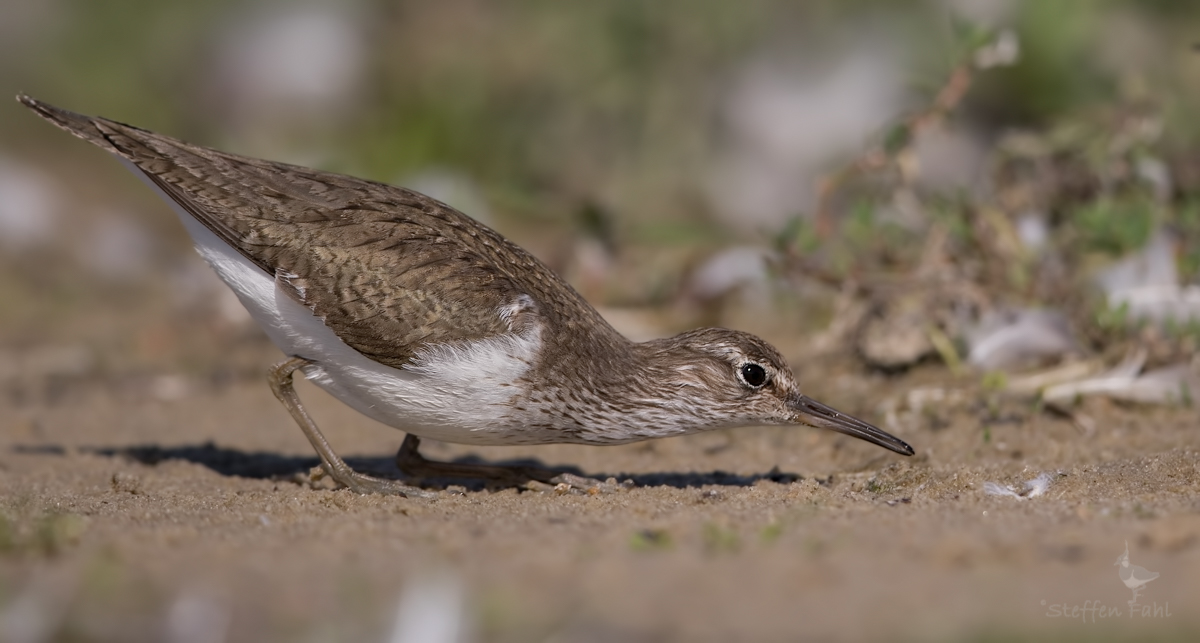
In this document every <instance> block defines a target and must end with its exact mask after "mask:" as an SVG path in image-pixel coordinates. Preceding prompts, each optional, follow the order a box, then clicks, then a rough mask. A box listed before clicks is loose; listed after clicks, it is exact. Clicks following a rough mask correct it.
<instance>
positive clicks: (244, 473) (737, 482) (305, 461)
mask: <svg viewBox="0 0 1200 643" xmlns="http://www.w3.org/2000/svg"><path fill="white" fill-rule="evenodd" d="M79 450H80V451H82V452H85V453H92V454H95V455H101V456H107V457H120V458H126V459H129V460H132V461H134V462H138V463H141V464H145V465H149V466H154V465H157V464H159V463H160V462H165V461H170V460H178V461H183V462H191V463H193V464H199V465H201V466H204V467H207V468H209V469H211V470H212V471H214V472H216V473H219V474H221V475H223V476H235V477H240V478H252V479H258V480H292V481H295V480H301V479H303V478H305V477H306V476H307V474H308V472H309V471H310V470H311V469H312V468H313V467H316V466H317V465H319V464H320V460H318V459H317V458H315V457H304V456H288V455H280V454H278V453H271V452H266V451H243V450H240V449H230V448H226V447H219V446H216V445H215V444H213V443H212V442H205V443H202V444H194V445H183V446H175V447H162V446H158V445H155V444H144V445H133V446H123V447H84V448H81V449H79ZM13 451H15V452H17V453H28V454H35V453H36V454H43V455H65V454H66V453H67V450H66V449H65V448H63V447H59V446H54V445H42V446H24V445H17V446H14V447H13ZM345 460H346V463H347V464H349V465H350V466H351V467H352V468H354V469H355V470H356V471H360V472H362V473H367V474H371V475H374V476H379V477H382V478H394V479H403V478H404V475H403V473H401V471H400V470H399V469H398V468H397V467H396V463H395V459H394V458H392V457H372V456H359V457H348V458H345ZM453 462H454V463H457V464H490V465H501V466H506V465H507V466H522V467H537V468H542V469H547V470H550V471H555V472H559V473H571V474H575V475H577V476H583V477H586V478H595V479H599V480H605V479H608V478H616V479H617V480H618V481H621V482H625V481H632V482H633V486H635V487H674V488H677V489H686V488H691V487H703V486H706V485H719V486H727V487H748V486H751V485H753V484H754V483H756V482H758V481H759V480H770V481H772V482H778V483H784V484H786V483H791V482H795V481H797V480H800V479H801V476H800V475H798V474H794V473H787V472H781V471H779V470H778V469H777V468H776V469H772V470H771V471H768V472H766V473H754V474H750V475H741V474H736V473H730V472H727V471H721V470H719V469H718V470H713V471H706V472H677V471H662V472H650V473H618V474H610V473H586V472H584V471H581V470H580V469H578V468H576V467H572V466H546V465H545V464H543V463H542V462H541V461H540V460H537V459H515V460H502V461H497V462H488V461H484V460H483V459H482V458H479V457H478V456H466V457H461V458H456V459H455V460H453ZM450 485H457V486H462V487H466V488H467V489H470V490H480V489H484V488H490V489H497V488H501V489H502V488H519V487H522V486H523V483H499V482H494V481H484V480H479V479H474V478H426V479H422V480H421V481H420V486H422V487H426V488H431V489H444V488H446V487H447V486H450Z"/></svg>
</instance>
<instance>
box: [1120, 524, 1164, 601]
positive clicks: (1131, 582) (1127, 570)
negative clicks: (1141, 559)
mask: <svg viewBox="0 0 1200 643" xmlns="http://www.w3.org/2000/svg"><path fill="white" fill-rule="evenodd" d="M1117 565H1120V566H1121V569H1119V570H1117V572H1118V573H1119V574H1120V575H1121V582H1122V583H1125V587H1128V588H1129V589H1131V590H1133V600H1131V601H1129V607H1131V608H1132V607H1133V606H1135V605H1137V600H1138V596H1139V595H1140V594H1141V593H1142V590H1143V589H1144V588H1145V587H1146V584H1147V583H1149V582H1150V581H1152V580H1154V579H1156V578H1158V576H1159V574H1158V572H1152V571H1149V570H1148V569H1146V568H1145V567H1138V566H1137V565H1130V564H1129V541H1128V540H1126V541H1125V553H1124V554H1121V555H1120V556H1118V557H1117V562H1115V563H1113V566H1114V567H1116V566H1117Z"/></svg>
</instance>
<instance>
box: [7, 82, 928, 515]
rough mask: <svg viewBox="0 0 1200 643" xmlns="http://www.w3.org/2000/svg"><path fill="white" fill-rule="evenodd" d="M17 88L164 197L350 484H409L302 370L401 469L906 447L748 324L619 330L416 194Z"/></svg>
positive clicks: (531, 260)
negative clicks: (385, 469) (353, 436)
mask: <svg viewBox="0 0 1200 643" xmlns="http://www.w3.org/2000/svg"><path fill="white" fill-rule="evenodd" d="M17 99H18V100H19V101H20V102H21V103H23V104H25V105H27V106H28V107H30V108H32V109H33V110H34V111H35V112H37V113H38V114H39V115H40V116H42V117H43V118H45V119H47V120H49V121H50V122H52V123H54V124H55V125H57V126H58V127H60V128H62V129H64V130H66V131H68V132H70V133H72V134H74V135H76V136H78V137H80V138H82V139H84V140H86V141H88V142H90V143H93V144H95V145H97V146H99V147H101V148H104V149H105V150H107V151H109V152H111V153H112V154H113V155H115V156H116V157H117V158H118V159H120V160H121V161H122V162H123V163H125V165H126V166H128V167H129V168H130V169H131V170H132V171H133V172H134V173H135V174H137V175H138V176H140V177H141V178H143V179H144V180H145V181H146V183H147V184H148V185H149V186H150V187H151V188H152V189H153V190H155V191H156V192H158V194H159V195H160V196H162V197H163V198H164V199H165V200H166V201H167V202H168V203H170V204H171V205H172V206H173V207H174V209H175V211H176V213H177V214H178V215H179V217H180V219H181V220H182V221H183V225H184V226H185V227H186V228H187V231H188V233H189V234H190V235H191V237H192V240H193V241H194V243H195V246H196V250H197V251H198V252H199V253H200V255H201V256H203V257H204V259H205V260H207V261H208V263H209V264H210V265H211V266H212V267H213V269H214V270H216V272H217V274H218V275H219V276H220V277H221V279H222V280H223V281H224V282H225V283H226V284H227V285H228V286H229V287H230V288H232V289H233V291H234V292H235V293H237V296H238V298H239V299H240V300H241V302H242V304H243V305H245V307H246V309H247V310H248V311H250V314H251V315H252V316H253V317H254V319H255V320H256V321H257V322H258V324H259V325H260V326H262V328H263V330H264V331H266V333H267V335H268V336H269V337H270V339H271V341H272V342H274V343H275V345H276V346H278V347H279V348H280V349H281V350H282V351H283V352H284V354H285V355H287V359H285V360H284V361H282V362H280V363H279V364H277V365H275V366H274V367H273V368H272V369H271V370H270V372H269V374H268V380H269V382H270V385H271V388H272V390H273V391H274V392H275V395H276V397H278V398H279V400H280V401H281V402H282V403H283V405H284V406H285V407H286V408H287V410H288V412H289V413H291V415H292V417H293V418H294V419H295V420H296V422H297V424H299V425H300V428H301V429H302V430H303V431H304V435H305V436H306V437H307V438H308V440H309V442H311V443H312V445H313V448H314V449H316V451H317V454H318V455H319V456H320V458H321V464H322V466H323V468H324V469H325V471H326V472H328V474H329V476H331V477H332V478H333V479H334V480H335V481H336V482H337V483H339V484H341V485H343V486H346V487H349V488H350V489H352V490H354V491H356V492H359V493H396V494H403V495H413V494H419V493H421V491H420V490H419V489H417V488H414V487H412V486H410V485H407V484H404V483H402V482H400V481H396V480H389V479H382V478H377V477H372V476H368V475H364V474H362V473H359V472H356V471H354V470H353V469H351V468H350V467H349V466H347V464H346V463H345V462H344V461H343V460H342V459H341V458H340V457H338V455H337V454H336V453H335V452H334V450H333V448H332V447H331V446H330V444H329V442H328V441H327V440H326V439H325V437H324V436H323V435H322V433H321V431H320V430H319V429H318V428H317V426H316V424H315V423H314V422H313V420H312V418H310V417H309V415H308V413H307V412H306V411H305V409H304V407H303V406H302V405H301V403H300V399H299V398H298V397H297V395H296V392H295V390H294V389H293V387H292V374H293V373H294V372H296V371H300V372H301V373H303V374H304V376H305V377H307V378H308V379H309V380H310V381H312V382H313V383H315V384H316V385H317V386H319V387H321V388H323V389H325V390H326V391H328V392H329V393H330V394H332V395H333V396H334V397H336V398H337V399H339V400H341V401H342V402H344V403H346V404H348V405H350V406H351V407H353V408H355V409H357V410H358V411H360V412H362V413H363V414H364V415H367V416H368V417H371V418H373V419H375V420H378V421H380V422H382V423H384V424H387V425H389V426H393V427H395V428H398V429H401V430H403V431H405V432H406V433H407V434H408V435H407V437H406V438H405V440H404V444H403V446H402V447H401V448H400V452H399V454H397V463H398V464H399V465H400V467H401V469H404V470H405V471H406V472H407V473H409V474H410V475H412V474H418V473H425V474H435V475H436V474H444V475H451V476H459V475H473V474H481V475H484V476H489V475H492V476H494V475H499V474H501V473H502V471H501V469H502V468H500V467H480V466H467V465H457V464H449V463H439V462H430V461H427V460H425V459H423V458H422V457H421V456H420V455H419V454H418V452H417V447H418V445H419V437H418V436H420V437H428V438H435V439H438V440H443V441H446V442H457V443H465V444H490V445H514V444H548V443H562V442H566V443H576V444H592V445H608V444H622V443H627V442H635V441H638V440H648V439H652V438H663V437H668V436H675V435H684V434H688V433H695V432H698V431H705V430H709V429H718V428H729V427H737V426H761V425H794V424H808V425H812V426H819V427H824V428H829V429H832V430H834V431H839V432H842V433H845V434H848V435H852V436H854V437H857V438H861V439H863V440H866V441H868V442H872V443H874V444H877V445H879V446H882V447H885V448H887V449H891V450H892V451H895V452H896V453H899V454H902V455H912V454H913V449H912V447H910V446H909V445H908V444H906V443H905V442H904V441H902V440H900V439H898V438H896V437H893V436H891V435H889V434H887V433H885V432H884V431H882V430H880V429H878V428H876V427H874V426H872V425H870V424H868V423H866V422H863V421H861V420H858V419H856V418H853V417H851V416H849V415H846V414H844V413H841V412H839V411H836V410H834V409H832V408H830V407H828V406H825V405H824V404H821V403H820V402H817V401H815V400H813V399H811V398H809V397H807V396H805V395H804V394H802V393H801V391H800V387H799V386H798V385H797V383H796V380H795V378H794V377H793V375H792V371H791V369H790V368H789V367H788V365H787V362H786V361H785V360H784V359H783V356H781V355H780V354H779V351H777V350H776V349H775V348H774V347H772V346H771V345H770V344H768V343H766V342H764V341H763V340H761V339H759V338H758V337H755V336H753V335H750V334H748V333H744V332H739V331H735V330H727V329H722V328H704V329H699V330H693V331H690V332H686V333H683V334H680V335H677V336H675V337H671V338H668V339H659V340H654V341H649V342H644V343H634V342H631V341H629V340H628V339H626V338H625V337H623V336H622V335H621V334H620V333H618V332H617V331H616V330H614V329H613V327H612V326H610V325H609V324H608V323H607V322H605V321H604V318H603V317H601V316H600V314H599V313H597V312H596V310H595V309H594V308H592V306H591V305H589V304H588V303H587V301H585V300H584V299H583V297H581V296H580V295H579V294H578V293H577V292H575V290H574V289H573V288H571V286H570V285H568V284H567V283H566V282H565V281H563V280H562V279H561V278H559V277H558V276H557V275H556V274H554V272H553V271H551V270H550V269H549V268H547V267H546V265H545V264H543V263H542V262H541V261H538V260H537V259H536V258H535V257H533V255H531V254H529V253H528V252H526V251H525V250H523V249H521V248H520V247H518V246H517V245H516V244H514V243H512V242H510V241H508V240H507V239H505V238H504V237H502V236H500V235H499V234H498V233H496V232H495V231H493V230H491V229H490V228H488V227H487V226H484V225H482V224H480V223H479V222H478V221H475V220H474V219H471V218H470V217H468V216H466V215H464V214H462V213H460V212H458V211H456V210H454V209H453V208H451V207H449V206H447V205H446V204H444V203H441V202H439V201H436V200H434V199H431V198H429V197H427V196H424V195H422V194H418V193H416V192H413V191H412V190H406V189H404V188H399V187H393V186H390V185H385V184H382V183H376V182H374V181H366V180H362V179H357V178H353V177H349V176H344V175H339V174H332V173H329V172H322V171H318V170H312V169H307V168H303V167H297V166H293V165H285V164H282V163H275V162H271V161H264V160H259V159H253V158H247V157H243V156H237V155H234V154H227V153H224V152H219V151H216V150H212V149H208V148H205V147H200V146H197V145H191V144H188V143H184V142H182V141H178V140H176V139H173V138H170V137H167V136H162V135H160V134H155V133H152V132H148V131H146V130H142V129H138V128H136V127H131V126H129V125H123V124H121V123H117V122H114V121H111V120H108V119H104V118H93V117H88V116H83V115H81V114H76V113H73V112H69V111H67V110H63V109H59V108H57V107H54V106H51V105H48V104H46V103H43V102H40V101H37V100H35V99H33V98H30V97H29V96H25V95H19V96H18V97H17ZM523 473H524V474H528V475H532V474H529V472H523Z"/></svg>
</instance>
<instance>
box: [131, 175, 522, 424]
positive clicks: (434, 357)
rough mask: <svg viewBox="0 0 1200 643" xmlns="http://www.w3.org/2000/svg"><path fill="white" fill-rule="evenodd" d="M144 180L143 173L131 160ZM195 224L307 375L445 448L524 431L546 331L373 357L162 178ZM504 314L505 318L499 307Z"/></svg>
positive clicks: (185, 218) (226, 275)
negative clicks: (516, 412) (529, 376)
mask: <svg viewBox="0 0 1200 643" xmlns="http://www.w3.org/2000/svg"><path fill="white" fill-rule="evenodd" d="M127 165H130V167H131V168H132V169H134V171H135V173H136V174H138V176H139V177H142V178H145V177H144V175H142V173H141V171H140V170H137V168H136V167H134V166H132V164H128V163H127ZM146 183H147V184H149V185H150V186H151V187H152V188H153V189H154V190H155V191H156V192H158V193H159V195H160V196H162V197H163V199H164V200H165V201H167V202H168V203H170V204H171V206H172V207H173V208H174V209H175V211H176V213H177V214H178V215H179V218H180V220H181V221H182V222H183V225H184V226H185V227H186V228H187V231H188V233H189V234H190V235H191V237H192V240H193V241H194V242H195V244H196V250H197V251H198V252H199V253H200V255H201V256H202V257H204V259H205V260H206V261H208V263H209V265H211V266H212V267H213V269H214V270H216V272H217V275H219V276H220V277H221V280H222V281H224V282H225V283H226V284H227V285H228V286H229V287H230V288H232V289H233V291H234V292H235V293H237V296H238V299H240V300H241V302H242V305H244V306H245V307H246V310H248V311H250V315H251V316H252V317H254V320H255V321H257V322H258V324H259V326H261V327H262V328H263V330H264V331H266V333H267V335H268V336H269V337H270V338H271V341H272V342H274V344H275V345H276V346H278V347H279V348H280V350H282V351H283V352H284V353H286V354H287V355H294V356H298V357H303V358H305V359H308V360H311V361H312V362H313V364H311V365H309V366H306V367H304V369H303V372H304V375H305V376H306V377H307V378H308V379H309V380H310V381H312V382H313V383H314V384H316V385H317V386H319V387H321V388H322V389H324V390H326V391H328V392H329V393H330V394H331V395H333V396H334V397H336V398H337V399H339V400H341V401H342V402H344V403H345V404H347V405H349V406H351V407H353V408H354V409H357V410H358V411H359V412H361V413H362V414H364V415H366V416H367V417H370V418H373V419H375V420H378V421H379V422H382V423H384V424H387V425H389V426H393V427H396V428H398V429H402V430H404V431H407V432H409V433H413V434H415V435H419V436H421V437H428V438H433V439H437V440H443V441H446V442H460V443H468V444H504V443H511V441H512V440H511V439H508V438H506V436H509V435H511V434H512V433H515V432H519V431H520V428H521V427H520V426H519V424H518V423H517V418H515V417H513V413H512V408H511V406H510V403H511V401H512V399H513V397H514V396H515V395H516V394H517V392H519V391H520V388H519V387H518V386H516V381H517V380H518V379H519V378H520V377H521V376H522V375H524V374H525V372H526V370H527V369H528V368H529V367H530V365H531V364H532V363H533V360H534V358H535V356H536V355H537V351H538V348H539V347H540V344H541V329H540V328H537V327H535V328H533V329H532V330H530V331H527V332H525V333H521V334H518V333H509V334H505V335H499V336H496V337H492V338H488V339H485V340H481V341H476V342H470V343H463V344H461V345H448V344H442V345H431V346H427V347H425V348H423V349H422V350H420V351H418V353H417V355H416V358H415V359H414V360H413V362H412V363H411V364H409V365H406V366H404V367H403V368H392V367H390V366H386V365H384V364H380V363H379V362H376V361H374V360H371V359H368V358H367V357H365V356H363V355H362V354H361V353H359V352H358V351H356V350H354V349H353V348H351V347H350V346H349V345H347V344H346V343H345V342H343V341H342V340H341V339H339V338H338V337H337V335H335V334H334V332H333V331H332V330H330V328H329V327H328V326H326V325H325V323H324V321H322V320H321V319H320V318H318V317H316V316H315V315H313V313H312V311H310V310H309V309H308V308H306V307H304V306H303V305H301V304H300V303H298V302H296V301H295V300H293V299H292V298H291V297H289V296H288V295H287V293H286V292H284V291H283V290H282V289H280V288H278V287H277V286H276V284H275V279H274V278H273V276H270V275H267V274H266V273H264V272H263V271H262V269H261V268H259V267H258V266H256V265H255V264H254V263H252V262H251V261H250V260H249V259H247V258H245V257H244V256H242V254H241V253H239V252H238V251H237V250H235V249H234V248H233V247H232V246H230V245H229V244H227V243H225V242H224V241H222V240H221V238H220V237H218V236H217V235H216V234H214V233H213V232H212V231H211V230H209V229H208V228H207V227H205V226H204V225H203V224H202V223H200V222H199V221H197V220H196V219H195V218H194V217H192V216H191V215H190V214H188V213H187V211H186V210H183V209H182V208H180V207H179V206H178V205H177V204H176V203H175V202H174V201H173V200H172V199H171V198H170V197H168V196H167V195H166V194H164V193H163V192H162V191H161V190H160V189H159V188H158V186H156V185H154V184H153V182H151V181H149V180H146ZM497 316H498V317H503V315H502V314H501V311H497Z"/></svg>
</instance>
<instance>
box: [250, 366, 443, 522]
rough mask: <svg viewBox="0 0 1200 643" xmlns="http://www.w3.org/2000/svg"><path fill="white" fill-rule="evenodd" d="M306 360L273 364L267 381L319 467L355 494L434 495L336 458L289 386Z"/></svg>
mask: <svg viewBox="0 0 1200 643" xmlns="http://www.w3.org/2000/svg"><path fill="white" fill-rule="evenodd" d="M311 363H312V362H310V361H309V360H306V359H304V358H303V357H290V358H288V359H286V360H284V361H282V362H280V363H278V364H276V365H275V366H273V367H271V370H270V371H269V372H268V374H267V381H269V382H270V383H271V390H272V391H273V392H274V393H275V397H277V398H279V401H280V402H282V403H283V406H284V407H286V408H287V410H288V413H291V414H292V418H293V419H295V420H296V424H299V425H300V430H301V431H304V437H306V438H308V441H309V443H310V444H312V446H313V449H315V450H316V451H317V455H318V456H320V458H321V467H322V468H324V469H325V472H326V473H328V474H329V477H331V478H333V480H334V481H335V482H337V483H338V484H340V485H342V486H343V487H346V488H348V489H350V490H351V491H354V492H355V493H362V494H368V493H382V494H392V495H400V496H405V497H409V498H412V497H423V498H427V497H433V496H436V495H437V494H435V493H433V492H430V491H425V490H424V489H418V488H416V487H412V486H409V485H406V484H403V483H401V482H399V481H396V480H387V479H384V478H376V477H373V476H368V475H364V474H361V473H358V472H357V471H355V470H354V469H351V468H350V466H349V465H347V464H346V461H345V460H342V459H341V458H340V457H338V454H336V453H334V451H333V447H332V446H330V445H329V441H328V440H326V439H325V436H324V435H322V434H321V430H320V429H318V428H317V423H316V422H313V419H312V418H311V417H310V416H309V415H308V411H305V410H304V407H303V406H301V404H300V397H299V396H297V395H296V389H295V387H293V385H292V374H293V373H295V372H296V370H297V369H299V368H303V367H304V366H306V365H308V364H311Z"/></svg>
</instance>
